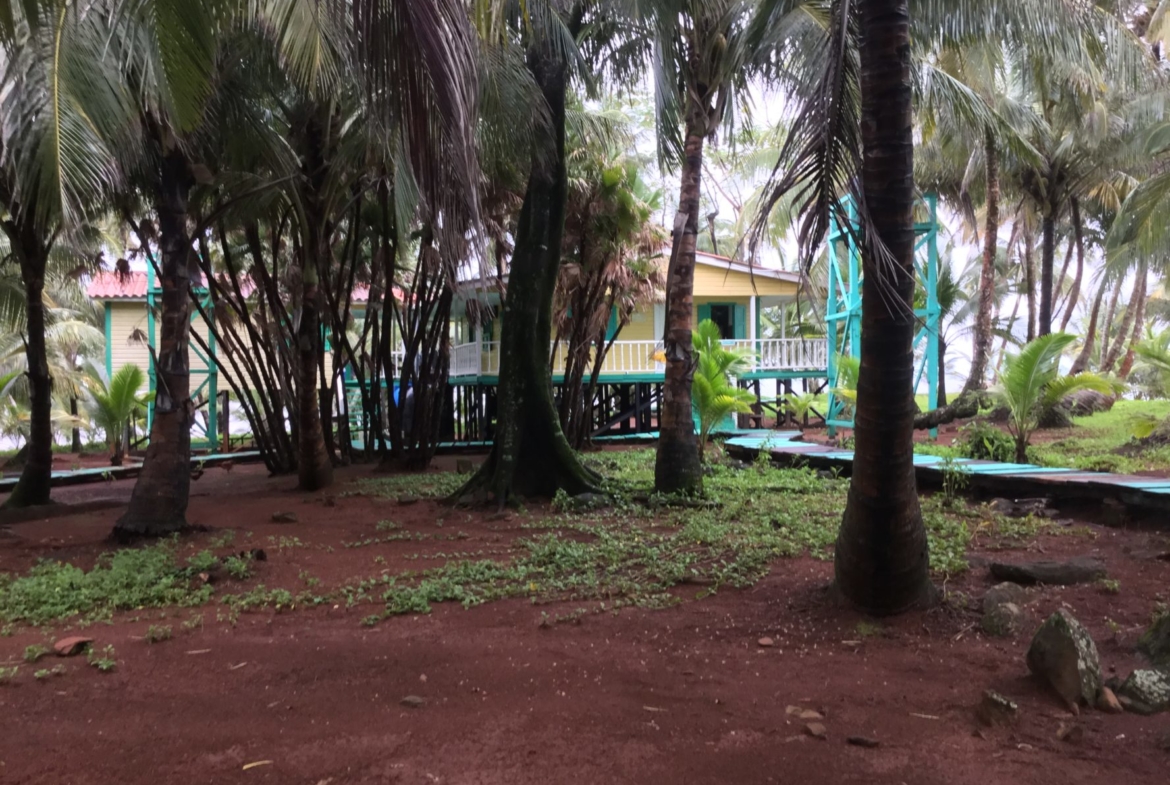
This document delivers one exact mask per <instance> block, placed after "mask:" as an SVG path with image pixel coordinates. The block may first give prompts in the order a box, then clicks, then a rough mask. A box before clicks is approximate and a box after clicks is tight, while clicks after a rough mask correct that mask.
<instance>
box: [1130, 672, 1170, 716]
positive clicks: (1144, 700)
mask: <svg viewBox="0 0 1170 785" xmlns="http://www.w3.org/2000/svg"><path fill="white" fill-rule="evenodd" d="M1117 697H1118V699H1119V700H1120V701H1121V705H1122V706H1124V707H1125V708H1126V710H1128V711H1132V712H1133V713H1135V714H1157V713H1158V712H1161V711H1166V710H1167V709H1170V674H1167V673H1163V672H1162V671H1155V670H1136V671H1134V672H1133V673H1131V674H1129V678H1128V679H1126V680H1125V683H1124V684H1122V685H1121V689H1120V690H1119V691H1118V693H1117Z"/></svg>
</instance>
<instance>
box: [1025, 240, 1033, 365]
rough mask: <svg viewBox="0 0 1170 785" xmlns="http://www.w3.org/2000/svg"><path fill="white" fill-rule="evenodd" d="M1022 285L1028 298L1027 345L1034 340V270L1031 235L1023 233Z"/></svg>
mask: <svg viewBox="0 0 1170 785" xmlns="http://www.w3.org/2000/svg"><path fill="white" fill-rule="evenodd" d="M1023 242H1024V285H1025V286H1026V287H1027V292H1026V295H1027V298H1028V343H1031V342H1032V341H1033V340H1035V338H1036V268H1035V266H1034V264H1033V259H1032V256H1033V254H1032V249H1033V246H1032V234H1031V232H1028V231H1025V232H1024V240H1023Z"/></svg>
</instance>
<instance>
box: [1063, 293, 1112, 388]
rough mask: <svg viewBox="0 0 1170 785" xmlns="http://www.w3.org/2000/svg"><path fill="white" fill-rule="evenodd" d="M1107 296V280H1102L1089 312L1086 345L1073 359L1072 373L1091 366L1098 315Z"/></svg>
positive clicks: (1070, 371)
mask: <svg viewBox="0 0 1170 785" xmlns="http://www.w3.org/2000/svg"><path fill="white" fill-rule="evenodd" d="M1104 298H1105V282H1104V281H1102V282H1101V288H1100V289H1098V290H1097V296H1096V297H1094V298H1093V308H1092V310H1091V311H1090V312H1089V329H1088V330H1087V331H1086V332H1085V345H1084V346H1083V347H1081V351H1080V353H1079V354H1078V355H1077V357H1076V359H1075V360H1073V364H1072V368H1069V371H1068V372H1069V373H1070V374H1077V373H1080V372H1081V371H1083V370H1085V368H1087V367H1089V358H1090V357H1092V356H1093V343H1094V341H1095V340H1096V338H1097V317H1098V315H1099V314H1100V313H1101V300H1103V299H1104Z"/></svg>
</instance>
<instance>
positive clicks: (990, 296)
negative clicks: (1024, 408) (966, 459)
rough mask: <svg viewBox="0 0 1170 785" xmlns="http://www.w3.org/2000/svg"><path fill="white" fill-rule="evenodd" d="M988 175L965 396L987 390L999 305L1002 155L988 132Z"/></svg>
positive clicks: (985, 141) (985, 153)
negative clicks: (997, 259) (994, 315)
mask: <svg viewBox="0 0 1170 785" xmlns="http://www.w3.org/2000/svg"><path fill="white" fill-rule="evenodd" d="M983 158H984V168H985V170H986V175H987V223H986V225H985V227H984V230H983V264H982V266H981V269H980V272H979V311H978V313H977V314H976V316H975V335H974V336H973V339H972V343H973V349H972V356H971V373H970V375H969V376H968V377H967V382H966V384H964V385H963V392H964V393H967V392H974V391H975V390H982V389H985V388H986V387H987V363H988V359H989V357H990V356H991V310H992V308H993V307H994V305H995V253H996V251H997V250H998V247H999V151H998V150H997V149H996V147H995V136H994V135H993V134H992V132H991V129H990V128H988V129H986V131H985V132H984V136H983Z"/></svg>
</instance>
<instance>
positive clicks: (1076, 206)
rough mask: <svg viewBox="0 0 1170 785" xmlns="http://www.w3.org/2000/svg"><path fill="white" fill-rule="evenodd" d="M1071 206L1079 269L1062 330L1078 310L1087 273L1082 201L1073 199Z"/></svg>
mask: <svg viewBox="0 0 1170 785" xmlns="http://www.w3.org/2000/svg"><path fill="white" fill-rule="evenodd" d="M1069 206H1070V208H1071V210H1072V222H1073V240H1074V241H1075V242H1076V244H1077V271H1076V274H1075V275H1074V276H1073V282H1072V288H1071V289H1069V292H1068V303H1066V304H1065V306H1064V317H1063V318H1061V320H1060V331H1061V332H1064V331H1066V330H1067V329H1068V323H1069V320H1070V319H1072V315H1073V311H1074V310H1076V307H1077V301H1078V300H1079V299H1080V296H1081V281H1082V280H1083V279H1084V274H1085V232H1084V227H1082V226H1081V203H1080V202H1079V201H1078V200H1076V199H1073V200H1072V201H1071V202H1070V203H1069Z"/></svg>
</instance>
